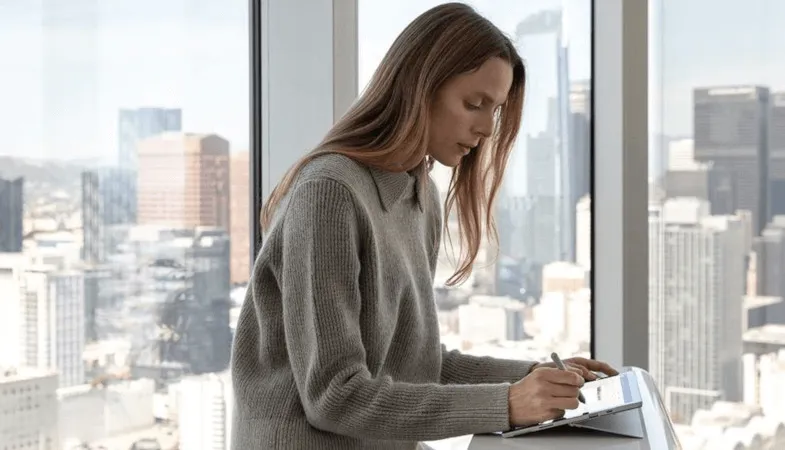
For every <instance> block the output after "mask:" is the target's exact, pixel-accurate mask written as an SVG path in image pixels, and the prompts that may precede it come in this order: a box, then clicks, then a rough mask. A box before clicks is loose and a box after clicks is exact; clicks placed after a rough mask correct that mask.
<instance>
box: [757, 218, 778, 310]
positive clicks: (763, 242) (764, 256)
mask: <svg viewBox="0 0 785 450" xmlns="http://www.w3.org/2000/svg"><path fill="white" fill-rule="evenodd" d="M752 249H753V252H754V255H755V256H754V257H755V284H756V286H755V293H756V294H757V295H764V296H770V297H782V298H785V277H783V276H782V273H783V271H784V270H785V215H781V216H774V217H773V218H772V221H771V222H769V224H768V225H766V228H764V229H763V232H761V235H760V236H758V237H756V238H755V239H754V240H753V243H752Z"/></svg>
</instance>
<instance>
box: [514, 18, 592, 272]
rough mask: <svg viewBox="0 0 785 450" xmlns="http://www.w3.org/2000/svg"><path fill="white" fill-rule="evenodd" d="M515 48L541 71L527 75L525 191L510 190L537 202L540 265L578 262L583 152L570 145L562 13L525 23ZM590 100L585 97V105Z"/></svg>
mask: <svg viewBox="0 0 785 450" xmlns="http://www.w3.org/2000/svg"><path fill="white" fill-rule="evenodd" d="M516 47H517V48H518V51H519V53H520V54H521V56H522V58H523V59H524V62H525V63H526V65H527V66H528V67H530V68H536V69H530V70H529V71H528V73H527V95H526V99H525V102H526V105H525V108H526V110H527V111H530V112H533V113H532V114H528V115H527V116H526V119H525V120H524V121H523V123H522V124H521V132H520V137H519V139H518V145H517V147H518V148H517V149H516V154H515V155H514V156H513V163H512V165H513V167H512V169H511V170H519V171H521V172H524V170H523V168H522V167H520V166H521V165H522V164H521V163H522V162H523V161H525V167H526V168H525V173H526V179H525V188H524V186H520V183H519V182H517V181H515V180H512V181H511V182H510V187H509V190H510V193H511V194H512V195H516V196H519V195H523V194H525V195H527V196H529V197H530V198H531V199H532V202H533V205H534V206H533V208H534V209H535V210H536V214H535V217H536V220H537V223H536V225H535V227H534V228H531V229H530V230H529V232H530V233H535V235H536V236H537V237H538V239H540V240H542V241H543V245H541V246H540V250H541V251H540V252H539V254H538V255H536V256H535V258H537V259H536V261H537V262H538V263H542V264H547V263H549V262H553V261H557V260H574V258H575V232H574V229H575V220H574V213H575V204H576V203H577V200H578V198H577V192H578V191H579V188H578V187H577V186H576V181H578V182H580V183H581V184H583V183H582V181H581V180H576V179H575V173H574V172H575V169H574V168H572V167H571V165H572V164H573V163H574V161H573V160H572V156H573V155H572V153H574V152H576V151H579V149H577V148H571V147H570V142H571V138H572V137H573V136H571V134H570V124H571V122H572V116H571V111H570V101H571V99H570V83H569V77H568V67H567V61H568V58H567V48H566V46H565V45H564V40H563V36H562V11H561V10H545V11H541V12H538V13H536V14H533V15H531V16H529V17H527V18H525V19H524V20H523V21H521V22H520V23H519V24H518V26H517V29H516ZM578 90H579V91H580V89H578ZM576 97H577V95H576ZM574 100H575V102H576V106H578V105H579V104H580V103H581V101H580V100H581V99H579V98H575V99H574ZM587 101H588V100H587V99H583V102H584V105H585V104H586V102H587ZM575 137H577V136H575ZM516 166H518V167H517V168H516ZM524 191H525V192H524ZM573 197H574V198H573Z"/></svg>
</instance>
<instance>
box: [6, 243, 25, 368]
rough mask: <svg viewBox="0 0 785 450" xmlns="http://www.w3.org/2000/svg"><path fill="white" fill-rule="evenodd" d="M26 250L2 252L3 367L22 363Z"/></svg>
mask: <svg viewBox="0 0 785 450" xmlns="http://www.w3.org/2000/svg"><path fill="white" fill-rule="evenodd" d="M25 265H26V264H25V259H24V256H23V255H22V253H0V311H2V314H0V342H1V343H2V345H0V367H19V366H20V365H21V364H22V360H21V357H22V341H21V339H22V329H21V326H22V322H21V321H22V313H21V305H22V299H23V298H24V296H25V282H24V270H25Z"/></svg>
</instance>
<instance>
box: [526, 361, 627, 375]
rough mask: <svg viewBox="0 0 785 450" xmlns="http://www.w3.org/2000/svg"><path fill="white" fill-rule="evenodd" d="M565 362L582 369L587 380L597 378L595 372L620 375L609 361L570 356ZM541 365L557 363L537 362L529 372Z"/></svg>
mask: <svg viewBox="0 0 785 450" xmlns="http://www.w3.org/2000/svg"><path fill="white" fill-rule="evenodd" d="M563 361H564V364H565V365H566V366H568V367H574V368H576V369H578V370H580V371H581V372H582V373H583V379H584V380H586V381H593V380H596V379H597V375H596V374H595V373H594V372H600V373H604V374H605V375H607V376H609V377H610V376H614V375H618V374H619V372H618V371H617V370H616V369H614V368H613V367H611V366H610V365H609V364H608V363H604V362H602V361H596V360H593V359H586V358H580V357H575V358H568V359H565V360H563ZM541 367H554V368H555V367H556V364H555V363H553V362H543V363H537V364H535V365H534V367H532V368H531V370H530V371H529V373H532V372H533V371H534V370H536V369H539V368H541Z"/></svg>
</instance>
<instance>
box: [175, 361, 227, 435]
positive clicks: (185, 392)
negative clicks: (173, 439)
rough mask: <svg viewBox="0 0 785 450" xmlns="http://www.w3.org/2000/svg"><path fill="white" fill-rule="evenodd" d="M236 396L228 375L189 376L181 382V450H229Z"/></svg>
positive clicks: (179, 413)
mask: <svg viewBox="0 0 785 450" xmlns="http://www.w3.org/2000/svg"><path fill="white" fill-rule="evenodd" d="M233 407H234V394H233V391H232V381H231V377H230V376H229V375H228V374H227V373H225V372H224V373H220V374H206V375H201V376H194V377H188V378H186V379H184V380H183V381H182V382H181V383H180V404H179V412H178V418H179V430H180V448H181V449H182V450H229V449H230V448H231V447H230V445H231V423H232V409H233Z"/></svg>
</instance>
